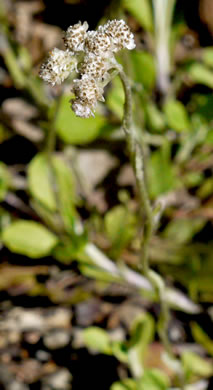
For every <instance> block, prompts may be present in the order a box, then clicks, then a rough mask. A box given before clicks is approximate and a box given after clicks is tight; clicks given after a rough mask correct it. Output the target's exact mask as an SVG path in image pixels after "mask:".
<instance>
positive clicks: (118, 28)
mask: <svg viewBox="0 0 213 390" xmlns="http://www.w3.org/2000/svg"><path fill="white" fill-rule="evenodd" d="M102 30H104V32H105V33H106V34H107V35H108V36H109V37H110V39H111V42H112V44H113V46H114V48H113V51H115V52H117V51H119V50H121V49H129V50H132V49H134V48H135V41H134V35H133V33H132V32H131V31H130V28H129V26H128V25H127V24H126V22H125V21H124V20H123V19H121V20H117V19H114V20H109V22H107V23H106V24H105V25H104V26H103V27H102Z"/></svg>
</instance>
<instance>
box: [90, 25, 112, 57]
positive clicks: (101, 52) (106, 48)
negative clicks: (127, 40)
mask: <svg viewBox="0 0 213 390" xmlns="http://www.w3.org/2000/svg"><path fill="white" fill-rule="evenodd" d="M85 51H86V53H87V54H88V53H92V54H94V55H95V56H100V57H109V56H110V55H111V53H112V44H111V40H110V37H109V36H108V35H107V34H106V33H105V32H102V31H89V32H88V33H87V38H86V41H85Z"/></svg>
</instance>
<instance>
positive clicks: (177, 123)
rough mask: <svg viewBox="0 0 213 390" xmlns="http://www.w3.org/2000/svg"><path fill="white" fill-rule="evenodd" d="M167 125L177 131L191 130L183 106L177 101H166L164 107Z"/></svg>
mask: <svg viewBox="0 0 213 390" xmlns="http://www.w3.org/2000/svg"><path fill="white" fill-rule="evenodd" d="M164 112H165V115H166V119H167V123H168V125H169V126H170V127H171V128H172V129H174V130H176V131H178V132H182V131H188V130H190V129H191V124H190V121H189V117H188V114H187V111H186V109H185V107H184V105H183V104H182V103H181V102H179V101H178V100H168V101H167V102H166V103H165V105H164Z"/></svg>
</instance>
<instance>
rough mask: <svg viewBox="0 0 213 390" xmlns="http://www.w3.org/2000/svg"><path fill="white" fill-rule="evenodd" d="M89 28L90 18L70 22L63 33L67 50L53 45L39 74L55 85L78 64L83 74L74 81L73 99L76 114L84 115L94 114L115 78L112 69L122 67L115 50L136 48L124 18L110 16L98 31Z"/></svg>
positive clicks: (85, 116)
mask: <svg viewBox="0 0 213 390" xmlns="http://www.w3.org/2000/svg"><path fill="white" fill-rule="evenodd" d="M87 30H88V24H87V22H84V23H81V22H79V23H77V24H74V25H73V26H70V27H69V28H68V29H67V31H66V32H65V34H64V44H65V46H66V48H67V50H65V51H63V50H59V49H56V48H55V49H53V51H52V52H51V53H50V55H49V57H48V59H47V61H46V62H45V63H44V64H43V65H42V66H41V70H40V77H41V78H42V79H43V80H44V81H47V82H49V83H51V84H52V85H55V84H61V83H62V82H63V81H64V80H65V79H66V78H67V77H68V76H69V74H70V73H71V72H72V71H73V70H74V69H75V70H76V71H77V65H78V71H79V76H80V77H79V79H75V80H73V82H72V91H73V92H74V94H75V99H72V100H71V103H72V109H73V111H74V112H75V114H76V115H77V116H80V117H82V118H89V117H90V116H91V115H94V114H93V112H94V110H95V109H96V106H97V102H98V101H104V97H103V88H104V86H105V85H106V84H107V83H108V82H109V81H110V80H111V78H112V74H111V73H110V69H113V68H116V69H117V70H119V64H118V63H117V61H116V59H115V56H114V54H115V53H117V52H118V51H119V50H121V49H129V50H132V49H134V48H135V42H134V35H133V33H132V32H131V31H130V28H129V27H128V25H127V24H126V23H125V21H124V20H122V19H121V20H116V19H114V20H110V21H108V22H107V23H106V24H105V25H103V26H99V27H98V29H97V31H87ZM79 52H81V55H80V56H79V55H78V54H79Z"/></svg>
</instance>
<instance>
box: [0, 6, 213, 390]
mask: <svg viewBox="0 0 213 390" xmlns="http://www.w3.org/2000/svg"><path fill="white" fill-rule="evenodd" d="M113 18H117V19H119V18H123V19H125V20H126V21H127V23H128V25H129V26H130V28H131V30H132V31H133V32H134V35H135V40H136V49H135V50H134V51H133V52H131V53H125V52H123V53H121V55H120V56H119V57H118V60H119V62H120V63H121V64H122V65H123V67H124V69H125V71H126V73H127V75H128V77H129V79H130V80H131V85H132V91H133V97H134V120H135V124H136V127H137V130H138V133H139V135H140V137H141V142H142V143H143V145H144V148H145V151H146V157H147V159H146V164H147V179H148V183H149V191H150V197H151V199H152V202H153V204H158V203H159V202H160V204H161V205H162V216H161V220H160V221H159V227H158V231H157V232H156V233H155V235H154V237H153V238H152V242H151V247H150V258H151V264H152V267H153V268H154V269H155V270H156V271H158V272H159V273H160V274H161V275H163V277H164V278H165V281H166V283H167V285H168V300H169V302H170V305H171V308H172V311H171V319H170V324H169V330H168V331H169V337H170V339H171V341H172V343H173V347H174V351H175V353H176V354H177V355H178V356H179V357H180V360H181V362H182V365H183V367H184V373H185V378H186V381H187V387H186V389H187V390H196V389H197V390H199V389H201V390H202V389H211V388H212V386H213V381H212V379H211V376H212V372H213V369H212V366H213V365H212V359H213V358H212V356H213V343H212V341H211V329H212V318H213V282H212V281H213V280H212V279H213V241H212V233H213V227H212V219H213V177H212V169H213V153H212V152H213V116H212V110H213V95H212V89H213V4H212V1H211V0H188V1H187V2H186V1H185V2H184V1H182V0H176V2H175V1H174V0H168V1H166V0H153V2H151V1H150V0H115V1H111V2H110V1H109V0H105V1H102V2H95V1H92V0H91V1H90V0H64V1H63V0H57V1H54V2H53V1H50V0H46V1H45V0H33V1H24V0H22V1H15V0H1V1H0V21H1V24H0V26H1V27H0V92H1V93H0V99H1V108H0V160H1V161H0V201H1V205H0V250H1V263H0V269H1V277H0V298H1V319H0V351H1V354H0V355H1V357H0V386H1V388H2V389H6V390H8V389H9V390H14V389H18V390H19V389H20V390H28V389H32V390H33V389H43V390H51V389H56V390H66V389H71V388H73V389H74V390H77V389H82V388H85V387H89V386H92V388H94V389H96V388H100V387H101V389H102V390H105V389H109V388H111V390H125V389H126V390H148V389H149V390H164V389H165V390H166V389H170V388H174V387H175V386H177V383H176V379H175V373H176V369H175V367H173V366H172V364H171V362H168V361H167V360H166V359H165V356H164V353H163V352H164V351H163V346H162V344H161V343H160V342H159V340H158V337H157V335H156V326H157V325H156V324H157V319H158V316H159V311H160V307H159V305H158V302H157V301H156V297H155V294H154V293H153V291H150V288H149V285H147V281H146V280H145V279H144V278H143V277H142V276H141V275H139V274H140V271H139V269H138V268H139V260H138V254H139V247H140V240H141V228H142V223H143V221H142V216H141V215H140V213H139V210H138V200H137V191H136V187H135V179H134V175H133V172H132V170H131V167H130V165H129V161H128V153H127V150H126V144H125V137H124V133H123V132H122V129H121V121H122V115H123V103H124V94H123V90H122V85H121V82H120V80H119V79H118V78H115V79H114V80H113V82H112V83H111V84H110V85H109V86H108V87H107V88H106V91H105V99H106V103H105V104H100V105H99V106H98V110H97V113H96V115H95V117H94V118H90V119H80V118H77V117H75V115H74V113H73V112H72V111H71V109H70V104H69V100H70V98H71V92H70V82H69V80H68V81H67V83H66V85H65V87H64V88H63V89H62V87H60V86H59V87H54V88H53V87H50V86H47V85H44V84H43V82H42V81H41V80H40V79H39V77H38V71H39V67H40V64H41V62H42V61H43V60H44V58H45V56H46V55H47V53H48V51H50V50H51V49H52V48H53V47H59V48H63V43H62V42H63V41H62V31H63V30H66V29H67V27H68V26H69V25H71V24H74V23H77V22H78V21H79V20H81V21H84V20H87V21H88V23H89V26H90V29H94V28H96V27H97V26H98V25H99V24H102V23H105V21H106V20H108V19H113Z"/></svg>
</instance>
